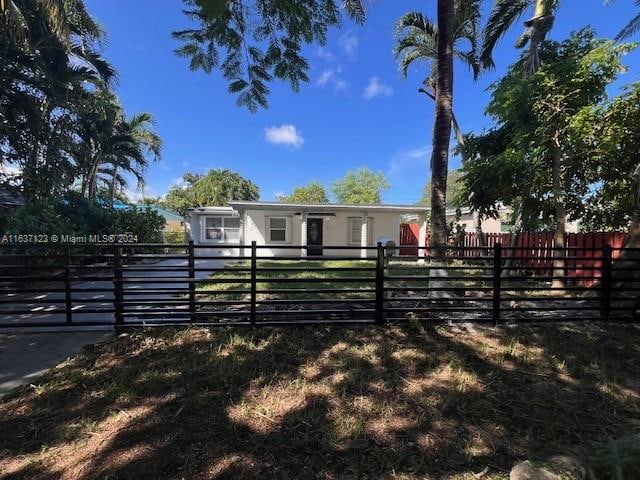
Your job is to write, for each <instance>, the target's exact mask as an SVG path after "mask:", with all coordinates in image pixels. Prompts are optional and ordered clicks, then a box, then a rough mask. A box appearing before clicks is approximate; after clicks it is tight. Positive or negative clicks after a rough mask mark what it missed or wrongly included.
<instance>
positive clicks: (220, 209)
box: [187, 207, 235, 215]
mask: <svg viewBox="0 0 640 480" xmlns="http://www.w3.org/2000/svg"><path fill="white" fill-rule="evenodd" d="M234 211H235V210H234V209H233V207H193V208H189V209H188V210H187V212H189V213H217V214H221V215H223V214H224V215H233V212H234Z"/></svg>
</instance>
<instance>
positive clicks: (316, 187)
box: [277, 182, 329, 204]
mask: <svg viewBox="0 0 640 480" xmlns="http://www.w3.org/2000/svg"><path fill="white" fill-rule="evenodd" d="M277 200H278V201H279V202H285V203H312V204H313V203H318V204H321V203H329V197H328V196H327V191H326V190H325V188H324V187H323V186H322V185H320V184H319V183H317V182H311V183H310V184H309V185H306V186H303V187H296V188H294V189H293V192H291V194H290V195H281V196H279V197H278V198H277Z"/></svg>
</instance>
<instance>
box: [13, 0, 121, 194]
mask: <svg viewBox="0 0 640 480" xmlns="http://www.w3.org/2000/svg"><path fill="white" fill-rule="evenodd" d="M7 5H8V7H7V11H6V12H4V14H3V15H2V18H1V19H0V56H1V57H2V59H3V61H2V63H0V119H1V120H0V142H2V144H3V146H4V155H3V161H5V162H7V163H13V164H14V165H17V166H18V167H19V169H20V170H21V171H22V179H21V180H22V186H23V190H24V194H25V196H26V197H27V198H28V199H31V200H37V199H46V198H50V197H51V196H53V195H60V194H61V193H63V192H64V191H66V190H67V189H68V188H69V187H70V185H71V183H72V182H73V181H74V178H75V174H76V172H75V164H76V160H77V159H75V158H74V153H75V152H74V147H75V140H76V134H77V132H76V130H75V127H76V125H77V118H76V117H77V115H78V113H79V112H81V111H82V110H83V106H84V103H83V102H84V100H85V98H86V97H87V95H89V93H90V92H91V91H92V90H93V89H95V88H104V87H107V86H109V85H110V84H111V83H112V82H113V80H114V78H115V72H114V70H113V68H112V67H111V66H110V65H109V63H108V62H107V61H106V60H105V59H104V58H102V57H101V55H100V53H99V51H98V49H97V48H98V47H99V43H100V41H101V39H102V38H103V33H102V30H101V29H100V27H99V26H98V25H97V23H96V22H94V21H93V20H92V18H91V17H90V16H89V15H88V13H87V12H86V9H85V8H84V4H83V2H82V1H81V0H72V1H68V2H48V1H40V0H13V1H11V2H9V3H8V4H7Z"/></svg>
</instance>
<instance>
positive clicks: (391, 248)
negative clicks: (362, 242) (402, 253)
mask: <svg viewBox="0 0 640 480" xmlns="http://www.w3.org/2000/svg"><path fill="white" fill-rule="evenodd" d="M377 243H381V244H382V246H383V247H385V248H384V254H385V256H387V257H393V256H394V255H395V254H396V251H397V248H398V246H397V245H396V242H394V241H393V240H391V239H390V238H389V237H380V238H378V242H377Z"/></svg>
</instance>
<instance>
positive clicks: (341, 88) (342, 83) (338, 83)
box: [333, 78, 349, 92]
mask: <svg viewBox="0 0 640 480" xmlns="http://www.w3.org/2000/svg"><path fill="white" fill-rule="evenodd" d="M333 88H334V89H335V91H336V92H345V91H346V90H347V88H349V82H347V81H346V80H343V79H341V78H339V79H336V80H335V81H334V82H333Z"/></svg>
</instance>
